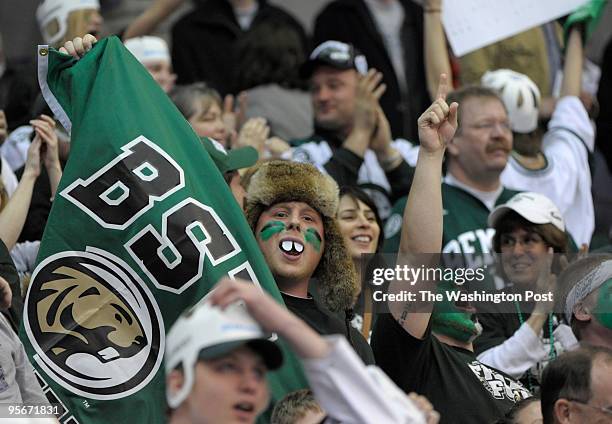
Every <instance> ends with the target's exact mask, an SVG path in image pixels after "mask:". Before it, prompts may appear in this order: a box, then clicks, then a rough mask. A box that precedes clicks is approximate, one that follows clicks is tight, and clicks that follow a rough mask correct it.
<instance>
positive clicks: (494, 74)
mask: <svg viewBox="0 0 612 424" xmlns="http://www.w3.org/2000/svg"><path fill="white" fill-rule="evenodd" d="M480 83H481V84H482V86H484V87H488V88H491V89H493V90H495V91H496V92H497V93H498V94H499V97H501V99H502V101H503V102H504V106H506V110H507V111H508V118H509V120H510V126H511V127H512V131H514V132H517V133H522V134H526V133H530V132H532V131H533V130H535V129H536V128H537V127H538V114H539V110H538V108H539V107H540V90H539V89H538V86H537V85H536V84H535V83H534V82H533V81H532V80H531V79H530V78H529V77H528V76H527V75H524V74H520V73H518V72H514V71H512V70H510V69H498V70H497V71H488V72H486V73H485V74H484V75H483V76H482V78H481V80H480Z"/></svg>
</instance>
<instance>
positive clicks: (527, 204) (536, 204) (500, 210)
mask: <svg viewBox="0 0 612 424" xmlns="http://www.w3.org/2000/svg"><path fill="white" fill-rule="evenodd" d="M510 211H514V212H516V213H518V214H519V215H520V216H522V217H523V218H525V219H526V220H527V221H529V222H531V223H534V224H553V225H554V226H555V227H557V228H558V229H559V230H561V231H565V223H564V222H563V217H562V215H561V211H559V208H557V206H556V205H555V204H554V203H553V202H552V200H550V199H549V198H548V197H546V196H544V195H542V194H539V193H533V192H525V193H519V194H516V195H514V196H513V197H512V198H511V199H510V200H508V201H507V202H506V203H504V204H503V205H499V206H498V207H496V208H495V209H494V210H493V212H491V214H490V215H489V220H488V222H489V227H491V228H494V227H495V226H496V225H497V223H498V222H499V220H500V219H502V218H503V217H504V215H506V214H507V213H508V212H510Z"/></svg>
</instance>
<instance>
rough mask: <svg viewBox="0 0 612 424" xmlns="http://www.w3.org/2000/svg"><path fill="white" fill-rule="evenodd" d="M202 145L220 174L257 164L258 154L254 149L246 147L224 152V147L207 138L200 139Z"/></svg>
mask: <svg viewBox="0 0 612 424" xmlns="http://www.w3.org/2000/svg"><path fill="white" fill-rule="evenodd" d="M200 140H201V141H202V145H203V146H204V148H205V149H206V151H207V152H208V154H209V155H210V157H211V159H212V160H213V162H215V165H217V168H218V169H219V172H221V173H222V174H224V173H226V172H228V171H237V170H239V169H242V168H249V167H251V166H253V165H255V163H256V162H257V159H259V154H258V153H257V150H255V148H254V147H251V146H246V147H241V148H239V149H232V150H225V147H223V146H222V145H221V143H219V142H218V141H216V140H213V139H212V138H209V137H200Z"/></svg>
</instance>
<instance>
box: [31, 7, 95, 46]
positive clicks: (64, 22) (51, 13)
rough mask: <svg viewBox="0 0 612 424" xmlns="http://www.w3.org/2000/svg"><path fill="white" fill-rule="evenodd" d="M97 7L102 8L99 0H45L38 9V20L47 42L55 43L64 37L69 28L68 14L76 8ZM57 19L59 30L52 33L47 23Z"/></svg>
mask: <svg viewBox="0 0 612 424" xmlns="http://www.w3.org/2000/svg"><path fill="white" fill-rule="evenodd" d="M84 9H95V10H100V2H99V1H98V0H44V1H42V2H41V3H40V5H39V6H38V8H37V9H36V20H37V21H38V27H39V28H40V32H41V33H42V35H43V38H44V39H45V43H47V44H55V43H57V42H58V41H60V40H61V39H62V37H64V34H66V31H67V30H68V15H69V14H70V13H71V12H74V11H75V10H84ZM54 20H56V21H57V28H58V30H57V32H56V33H54V34H51V33H49V32H48V31H47V25H49V23H51V22H52V21H54Z"/></svg>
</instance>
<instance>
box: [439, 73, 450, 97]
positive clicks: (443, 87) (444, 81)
mask: <svg viewBox="0 0 612 424" xmlns="http://www.w3.org/2000/svg"><path fill="white" fill-rule="evenodd" d="M447 94H448V76H447V75H446V74H440V82H438V95H437V96H436V99H442V100H446V95H447Z"/></svg>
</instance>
